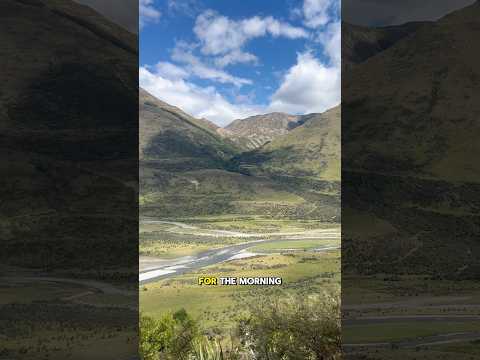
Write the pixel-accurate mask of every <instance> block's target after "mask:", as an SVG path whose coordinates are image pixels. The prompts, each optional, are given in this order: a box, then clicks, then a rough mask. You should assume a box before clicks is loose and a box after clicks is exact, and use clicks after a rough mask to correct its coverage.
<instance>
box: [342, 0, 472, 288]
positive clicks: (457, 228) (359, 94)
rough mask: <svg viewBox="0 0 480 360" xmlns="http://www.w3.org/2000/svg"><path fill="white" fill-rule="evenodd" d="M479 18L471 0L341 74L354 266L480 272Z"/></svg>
mask: <svg viewBox="0 0 480 360" xmlns="http://www.w3.org/2000/svg"><path fill="white" fill-rule="evenodd" d="M479 16H480V4H479V3H478V2H477V3H475V4H474V5H472V6H469V7H468V8H466V9H463V10H459V11H457V12H454V13H452V14H450V15H448V16H446V17H444V18H443V19H441V20H439V21H437V22H435V23H431V24H427V25H424V26H422V27H421V28H420V29H418V30H417V31H416V32H415V33H413V34H412V35H410V36H408V37H405V38H403V39H402V40H400V41H398V42H397V43H395V44H394V45H393V46H392V47H390V48H388V49H386V50H384V51H382V52H380V53H378V54H377V55H375V56H373V57H371V58H369V59H368V60H366V61H365V62H363V63H362V64H359V65H357V66H355V67H354V68H353V69H351V70H350V71H349V72H348V73H347V74H346V75H345V76H344V84H348V87H344V90H345V91H343V96H344V99H343V119H344V121H343V122H342V135H343V144H342V145H343V147H342V164H343V168H344V176H343V181H344V185H345V191H344V194H343V196H344V199H345V204H350V207H351V208H350V209H345V213H347V212H350V214H351V215H350V216H347V217H345V221H346V224H347V226H345V229H349V230H351V233H348V234H345V237H344V244H345V245H348V244H350V245H349V246H347V248H346V250H347V249H348V250H347V251H348V253H347V252H344V254H345V259H350V260H351V261H352V263H351V264H350V265H351V266H352V267H355V266H357V265H358V266H359V268H357V270H360V271H363V272H384V271H388V272H397V273H404V272H412V273H417V274H418V273H428V274H435V276H450V277H451V276H458V277H463V278H472V277H478V274H479V273H480V262H479V260H478V256H475V255H474V254H478V251H480V244H479V243H478V228H479V226H480V218H479V216H478V209H480V201H479V199H480V184H479V183H480V164H479V162H478V161H476V159H475V155H476V154H478V153H479V152H480V145H479V142H478V138H479V136H480V122H479V121H478V119H479V115H480V101H479V98H478V94H480V80H479V79H480V70H479V68H478V63H479V60H480V44H479V42H478V41H476V39H477V38H478V36H479V35H480V27H479V26H478V19H479ZM360 213H363V214H365V213H369V214H370V215H369V216H370V217H371V219H368V218H366V217H365V216H357V215H355V214H360ZM378 221H379V222H382V223H384V224H387V225H388V226H384V227H383V229H384V230H382V231H379V232H378V233H375V234H373V235H372V231H370V234H366V233H365V232H364V231H362V229H364V228H365V227H364V224H365V223H374V222H378ZM372 230H373V229H372ZM392 239H395V241H392ZM350 240H352V241H351V243H350ZM348 254H350V255H348ZM355 263H357V265H355ZM345 264H347V262H346V261H345Z"/></svg>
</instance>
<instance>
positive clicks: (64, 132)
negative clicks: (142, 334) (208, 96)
mask: <svg viewBox="0 0 480 360" xmlns="http://www.w3.org/2000/svg"><path fill="white" fill-rule="evenodd" d="M119 3H120V2H119ZM118 6H119V7H121V6H122V5H121V4H118ZM131 16H132V17H133V18H134V19H136V21H137V23H138V13H132V15H131ZM0 42H1V46H0V59H1V60H0V63H1V70H0V79H1V84H2V86H1V90H0V128H1V131H0V149H1V154H2V161H1V163H0V164H1V165H0V172H1V173H0V193H1V195H0V197H1V203H0V242H1V248H2V250H1V251H0V277H1V278H0V359H132V358H135V356H136V354H137V348H138V339H137V332H138V331H137V330H138V200H137V199H138V196H137V187H138V55H137V53H138V50H137V48H138V41H137V35H134V34H133V33H131V32H129V31H127V30H125V28H124V27H122V26H119V25H117V24H115V23H113V22H111V21H110V20H108V19H107V18H106V17H105V16H104V15H102V14H100V13H98V12H96V11H95V10H94V9H93V8H92V7H88V6H85V5H82V4H79V3H77V2H73V1H71V0H67V1H65V0H61V1H60V0H3V1H1V2H0Z"/></svg>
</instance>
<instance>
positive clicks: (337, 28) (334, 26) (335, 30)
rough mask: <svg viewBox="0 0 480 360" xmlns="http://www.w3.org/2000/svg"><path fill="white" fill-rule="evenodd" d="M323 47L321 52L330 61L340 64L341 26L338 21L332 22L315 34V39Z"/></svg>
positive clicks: (336, 64)
mask: <svg viewBox="0 0 480 360" xmlns="http://www.w3.org/2000/svg"><path fill="white" fill-rule="evenodd" d="M316 40H317V41H318V42H319V43H320V44H321V45H322V47H323V53H324V54H325V56H327V58H328V59H330V63H331V64H333V65H335V66H340V62H341V61H342V50H341V47H342V26H341V23H340V21H336V22H332V23H330V24H328V25H327V27H326V29H325V30H324V31H322V32H320V33H319V34H318V35H317V39H316Z"/></svg>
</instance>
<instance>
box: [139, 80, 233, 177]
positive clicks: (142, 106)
mask: <svg viewBox="0 0 480 360" xmlns="http://www.w3.org/2000/svg"><path fill="white" fill-rule="evenodd" d="M139 114H140V119H141V121H140V159H141V160H145V161H147V160H150V161H155V162H156V163H157V164H158V163H160V162H164V163H165V166H170V165H172V164H173V163H176V164H177V165H179V164H180V163H183V164H187V163H191V164H192V166H202V167H213V168H218V167H221V166H222V162H224V161H227V160H228V159H230V158H231V157H232V156H233V155H234V154H235V153H236V152H237V151H238V149H237V148H236V146H235V145H234V144H233V143H231V142H229V141H228V139H223V138H222V137H221V136H220V135H218V134H217V133H216V131H215V130H213V129H212V125H213V124H211V123H209V122H206V121H205V120H198V119H195V118H193V117H192V116H190V115H188V114H186V113H184V112H183V111H182V110H180V109H178V108H176V107H174V106H170V105H168V104H166V103H164V102H162V101H160V100H158V99H156V98H155V97H153V96H152V95H150V94H149V93H148V92H146V91H145V90H144V89H140V100H139ZM167 164H168V165H167ZM193 164H195V165H193Z"/></svg>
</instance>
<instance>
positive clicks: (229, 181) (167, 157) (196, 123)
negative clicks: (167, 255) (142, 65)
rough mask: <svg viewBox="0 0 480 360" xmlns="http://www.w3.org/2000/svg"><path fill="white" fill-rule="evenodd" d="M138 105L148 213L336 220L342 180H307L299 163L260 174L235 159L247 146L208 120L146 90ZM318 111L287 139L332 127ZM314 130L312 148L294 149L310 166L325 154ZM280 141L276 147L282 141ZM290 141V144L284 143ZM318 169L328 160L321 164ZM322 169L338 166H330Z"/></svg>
mask: <svg viewBox="0 0 480 360" xmlns="http://www.w3.org/2000/svg"><path fill="white" fill-rule="evenodd" d="M139 110H140V211H141V215H142V216H148V217H156V218H178V217H180V218H181V217H195V216H209V215H215V216H218V215H234V216H248V217H258V216H261V217H267V218H313V219H321V220H324V221H333V220H335V219H338V217H339V207H338V197H332V196H330V195H331V194H332V192H333V193H335V194H337V195H338V184H336V185H334V187H335V186H336V188H335V190H334V191H332V189H331V184H328V183H324V182H320V183H319V182H318V181H317V182H315V181H316V180H319V179H320V178H318V179H303V178H302V174H303V173H302V172H301V171H300V168H295V167H291V168H290V167H286V170H284V171H283V170H282V171H278V173H273V172H272V174H258V175H259V176H252V175H251V174H248V173H245V172H243V171H238V169H236V166H235V159H237V158H238V157H242V150H241V149H240V148H238V147H237V146H236V145H235V144H234V143H233V142H231V141H230V140H229V139H228V138H224V137H222V136H220V135H219V134H218V132H216V131H215V130H214V129H212V128H211V127H210V126H208V124H207V123H206V122H205V121H201V120H197V119H195V118H193V117H191V116H190V115H187V114H185V113H184V112H183V111H181V110H180V109H178V108H175V107H173V106H170V105H168V104H165V103H164V102H162V101H160V100H158V99H156V98H154V97H153V96H152V95H150V94H148V93H147V92H146V91H144V90H140V109H139ZM316 118H317V116H314V118H312V119H309V118H306V119H305V123H304V124H303V125H302V126H300V127H299V128H298V129H295V130H293V131H291V134H288V135H292V140H286V141H287V142H288V141H294V139H296V138H298V137H301V136H302V131H307V132H310V133H312V129H314V131H313V132H314V133H316V134H317V136H319V137H321V138H323V137H324V136H323V135H324V134H326V133H327V132H328V131H327V132H325V124H327V123H329V122H328V121H326V122H324V121H321V120H319V121H317V120H316ZM322 119H323V118H322ZM317 122H318V124H317ZM327 127H328V126H327ZM302 128H305V130H302ZM286 136H287V135H286ZM286 136H285V138H286ZM310 136H311V141H309V143H311V144H312V145H311V146H310V147H308V148H307V149H303V150H302V147H301V146H298V147H295V149H294V150H293V151H292V156H294V153H295V152H297V151H298V152H302V151H304V152H303V153H301V154H300V155H299V156H302V157H305V155H306V153H311V155H309V158H308V159H307V158H306V159H305V163H304V164H303V166H304V167H305V168H307V167H308V166H312V167H313V166H314V165H313V164H314V162H315V161H316V160H319V159H318V157H317V158H315V156H314V155H313V153H314V152H315V151H318V150H319V147H318V146H317V145H316V140H314V138H315V136H314V135H313V134H310ZM281 138H282V137H279V138H278V141H280V139H281ZM334 139H335V138H334V137H332V138H331V139H330V138H328V140H325V143H326V144H327V145H325V146H324V148H325V149H326V148H328V149H330V150H329V151H332V152H333V151H335V150H334V146H333V145H332V144H331V142H332V141H334ZM337 140H338V141H339V138H338V139H337ZM272 144H273V143H272ZM280 144H282V143H281V142H279V145H276V146H280V147H281V146H282V145H280ZM285 146H290V145H288V143H286V145H285ZM337 147H338V145H337ZM337 159H338V156H337ZM280 161H282V160H280ZM292 162H293V158H292ZM317 168H318V169H324V168H325V169H327V168H328V167H325V166H324V165H319V166H317ZM325 169H324V170H325ZM318 171H319V172H321V171H320V170H318ZM324 172H325V173H329V174H330V173H333V171H331V170H328V169H327V170H325V171H324ZM285 174H289V176H290V177H289V178H288V179H287V180H288V181H287V180H285V179H283V178H282V177H279V176H277V175H285ZM329 176H331V177H333V176H332V175H329ZM338 177H339V176H337V177H336V179H338Z"/></svg>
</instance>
